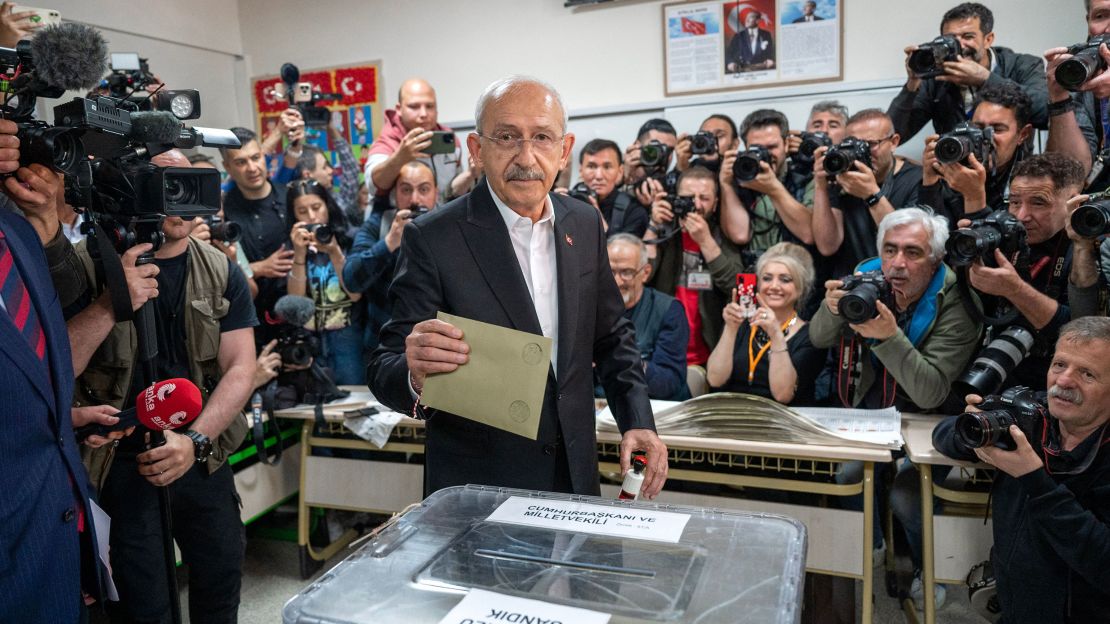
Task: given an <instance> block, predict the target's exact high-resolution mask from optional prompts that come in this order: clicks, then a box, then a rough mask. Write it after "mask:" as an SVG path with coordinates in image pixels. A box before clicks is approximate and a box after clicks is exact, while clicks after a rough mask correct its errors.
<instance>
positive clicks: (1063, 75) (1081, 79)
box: [1056, 33, 1110, 91]
mask: <svg viewBox="0 0 1110 624" xmlns="http://www.w3.org/2000/svg"><path fill="white" fill-rule="evenodd" d="M1104 43H1105V44H1107V45H1110V33H1104V34H1101V35H1095V36H1094V37H1091V38H1090V39H1088V40H1087V41H1086V42H1084V43H1077V44H1075V45H1072V46H1068V54H1071V55H1072V56H1071V58H1069V59H1067V60H1066V61H1064V62H1062V63H1060V64H1059V65H1057V66H1056V84H1058V85H1060V86H1061V87H1063V88H1065V89H1067V90H1068V91H1078V90H1079V89H1080V88H1082V87H1083V85H1084V84H1086V82H1087V81H1088V80H1090V79H1091V78H1094V77H1095V76H1097V75H1098V74H1100V73H1102V72H1103V71H1105V70H1106V61H1104V60H1102V55H1101V54H1099V53H1098V49H1099V48H1100V47H1101V46H1102V44H1104Z"/></svg>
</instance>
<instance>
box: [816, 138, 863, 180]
mask: <svg viewBox="0 0 1110 624" xmlns="http://www.w3.org/2000/svg"><path fill="white" fill-rule="evenodd" d="M855 162H861V163H863V164H864V165H866V166H867V168H868V169H873V167H872V166H871V146H870V145H869V144H868V143H867V141H864V140H863V139H857V138H856V137H848V138H846V139H844V140H843V141H841V142H840V143H839V144H837V145H836V146H834V147H831V148H829V151H827V152H825V172H826V173H828V174H829V175H832V176H837V175H840V174H842V173H847V172H849V171H851V170H852V164H853V163H855Z"/></svg>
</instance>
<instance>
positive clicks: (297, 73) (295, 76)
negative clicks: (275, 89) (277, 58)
mask: <svg viewBox="0 0 1110 624" xmlns="http://www.w3.org/2000/svg"><path fill="white" fill-rule="evenodd" d="M300 79H301V70H299V69H297V66H296V65H294V64H292V63H285V64H283V65H282V66H281V81H282V82H284V83H285V84H293V83H295V82H299V81H300Z"/></svg>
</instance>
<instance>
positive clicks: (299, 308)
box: [274, 295, 316, 327]
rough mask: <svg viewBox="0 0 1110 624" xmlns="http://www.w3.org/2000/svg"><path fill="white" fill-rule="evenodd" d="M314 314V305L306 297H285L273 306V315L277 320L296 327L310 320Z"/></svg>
mask: <svg viewBox="0 0 1110 624" xmlns="http://www.w3.org/2000/svg"><path fill="white" fill-rule="evenodd" d="M315 313H316V304H315V303H313V302H312V300H311V299H309V298H308V297H299V296H297V295H285V296H283V297H282V298H281V299H278V300H277V303H276V304H274V314H275V315H276V316H277V317H278V320H279V321H281V322H284V323H289V324H290V325H295V326H297V327H301V326H303V325H304V324H305V323H307V322H309V321H310V320H312V316H313V315H314V314H315Z"/></svg>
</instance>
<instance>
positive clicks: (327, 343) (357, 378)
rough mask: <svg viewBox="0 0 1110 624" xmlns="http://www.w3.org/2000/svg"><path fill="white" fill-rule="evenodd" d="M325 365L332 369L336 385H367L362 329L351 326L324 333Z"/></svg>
mask: <svg viewBox="0 0 1110 624" xmlns="http://www.w3.org/2000/svg"><path fill="white" fill-rule="evenodd" d="M323 347H324V357H323V358H322V359H323V362H322V363H323V364H324V366H327V367H328V368H330V369H331V371H332V375H334V379H335V383H336V385H340V386H362V385H365V384H366V361H365V359H364V358H363V348H362V328H361V327H358V326H357V325H350V326H348V327H344V328H343V329H332V330H328V331H325V332H324V345H323Z"/></svg>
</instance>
